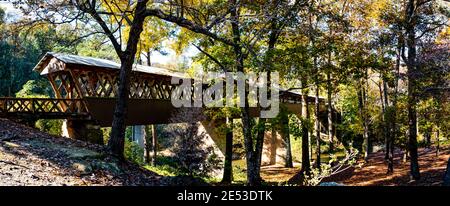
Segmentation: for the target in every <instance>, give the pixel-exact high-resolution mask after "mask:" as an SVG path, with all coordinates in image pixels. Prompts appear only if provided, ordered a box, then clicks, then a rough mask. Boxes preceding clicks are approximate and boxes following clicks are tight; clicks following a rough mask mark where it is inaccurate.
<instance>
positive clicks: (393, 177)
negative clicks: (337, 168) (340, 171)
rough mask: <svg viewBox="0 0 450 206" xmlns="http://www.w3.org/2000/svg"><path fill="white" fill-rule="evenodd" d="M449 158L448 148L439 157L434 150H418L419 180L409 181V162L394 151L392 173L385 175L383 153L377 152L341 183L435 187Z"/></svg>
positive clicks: (439, 182)
mask: <svg viewBox="0 0 450 206" xmlns="http://www.w3.org/2000/svg"><path fill="white" fill-rule="evenodd" d="M449 158H450V148H448V147H446V148H443V149H442V150H441V151H440V153H439V156H436V149H435V148H421V149H419V166H420V174H421V179H420V180H418V181H410V176H409V167H410V165H409V160H408V161H406V162H404V161H403V153H402V152H400V151H396V153H395V155H394V173H392V174H389V175H388V174H386V168H387V166H386V163H385V161H384V154H383V152H377V153H374V154H372V155H371V156H370V158H369V161H368V163H366V164H364V165H363V166H362V167H361V168H357V169H355V171H354V172H353V175H352V176H351V178H349V179H346V180H344V181H342V183H343V184H345V185H357V186H380V185H383V186H395V185H405V186H406V185H411V186H413V185H417V186H437V185H441V184H442V181H443V178H444V174H445V169H446V167H447V161H448V160H449Z"/></svg>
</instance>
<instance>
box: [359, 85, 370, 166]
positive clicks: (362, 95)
mask: <svg viewBox="0 0 450 206" xmlns="http://www.w3.org/2000/svg"><path fill="white" fill-rule="evenodd" d="M366 80H367V79H366V77H363V79H362V80H361V83H360V84H361V89H360V92H359V93H358V94H359V98H358V99H359V105H358V106H359V113H360V116H361V119H362V124H363V144H362V151H363V153H364V160H365V161H367V158H368V156H369V129H368V125H367V111H366V109H367V108H366V98H367V97H366V96H367V95H366V83H365V82H366Z"/></svg>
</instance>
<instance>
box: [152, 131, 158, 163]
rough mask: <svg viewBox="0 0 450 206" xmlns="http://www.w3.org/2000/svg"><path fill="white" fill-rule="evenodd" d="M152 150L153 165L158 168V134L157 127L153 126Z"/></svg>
mask: <svg viewBox="0 0 450 206" xmlns="http://www.w3.org/2000/svg"><path fill="white" fill-rule="evenodd" d="M152 150H153V157H152V165H153V166H156V164H157V163H158V162H157V158H158V134H157V133H156V125H154V124H153V125H152Z"/></svg>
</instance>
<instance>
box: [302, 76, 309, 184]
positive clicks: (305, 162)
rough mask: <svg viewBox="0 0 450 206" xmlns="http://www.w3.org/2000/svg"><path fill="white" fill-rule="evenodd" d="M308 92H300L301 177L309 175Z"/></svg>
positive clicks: (304, 82) (303, 80) (303, 82)
mask: <svg viewBox="0 0 450 206" xmlns="http://www.w3.org/2000/svg"><path fill="white" fill-rule="evenodd" d="M301 85H302V88H304V87H305V85H306V79H302V84H301ZM307 95H308V92H307V91H306V89H304V90H303V91H302V113H301V117H302V122H301V124H302V169H301V172H302V173H303V175H309V174H310V170H311V165H310V154H309V153H310V149H309V148H310V147H309V131H308V125H307V124H308V121H309V118H310V117H309V110H308V106H309V103H308V98H307Z"/></svg>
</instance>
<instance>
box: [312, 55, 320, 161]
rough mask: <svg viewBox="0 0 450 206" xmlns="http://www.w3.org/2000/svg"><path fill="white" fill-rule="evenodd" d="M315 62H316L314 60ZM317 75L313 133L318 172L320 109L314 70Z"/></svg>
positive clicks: (317, 84) (317, 83)
mask: <svg viewBox="0 0 450 206" xmlns="http://www.w3.org/2000/svg"><path fill="white" fill-rule="evenodd" d="M314 61H316V60H314ZM316 71H317V74H316V77H315V78H316V98H315V102H314V106H315V111H314V112H315V116H316V119H315V131H316V168H317V169H319V170H320V165H321V162H320V154H321V152H320V121H319V119H320V118H319V109H320V102H319V77H318V75H319V71H318V69H316Z"/></svg>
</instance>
